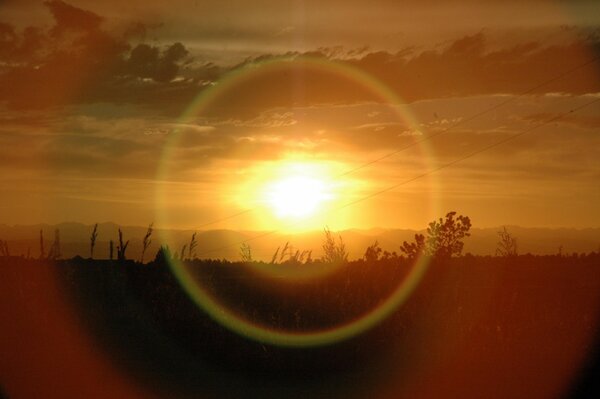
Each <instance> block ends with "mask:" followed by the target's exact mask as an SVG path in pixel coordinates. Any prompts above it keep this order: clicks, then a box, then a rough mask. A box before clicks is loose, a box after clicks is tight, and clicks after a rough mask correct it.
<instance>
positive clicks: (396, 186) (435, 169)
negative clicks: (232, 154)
mask: <svg viewBox="0 0 600 399" xmlns="http://www.w3.org/2000/svg"><path fill="white" fill-rule="evenodd" d="M597 102H600V98H596V99H594V100H593V101H589V102H587V103H585V104H583V105H581V106H579V107H575V108H573V109H571V110H569V111H568V112H564V113H562V114H560V115H557V116H555V117H553V118H550V119H548V120H546V121H544V122H542V123H539V124H537V125H535V126H532V127H530V128H528V129H525V130H522V131H520V132H519V133H515V134H513V135H510V136H508V137H506V138H504V139H502V140H498V141H496V142H494V143H492V144H490V145H487V146H485V147H482V148H480V149H478V150H475V151H473V152H470V153H468V154H466V155H464V156H462V157H460V158H457V159H455V160H453V161H451V162H447V163H445V164H443V165H440V166H438V167H436V168H433V169H431V170H429V171H427V172H425V173H422V174H419V175H417V176H414V177H412V178H410V179H407V180H404V181H402V182H400V183H397V184H394V185H392V186H389V187H386V188H384V189H382V190H378V191H375V192H373V193H371V194H369V195H366V196H364V197H361V198H359V199H357V200H354V201H351V202H347V203H345V204H344V205H341V206H339V207H337V208H336V209H334V210H332V212H338V211H340V210H342V209H344V208H347V207H350V206H352V205H355V204H358V203H360V202H364V201H367V200H369V199H371V198H373V197H376V196H378V195H381V194H384V193H386V192H389V191H392V190H394V189H396V188H398V187H401V186H404V185H406V184H408V183H411V182H413V181H415V180H418V179H421V178H423V177H426V176H429V175H431V174H434V173H437V172H439V171H441V170H443V169H447V168H449V167H451V166H454V165H456V164H458V163H460V162H463V161H465V160H467V159H469V158H473V157H474V156H476V155H479V154H481V153H483V152H485V151H488V150H490V149H492V148H495V147H498V146H500V145H502V144H505V143H507V142H509V141H512V140H515V139H517V138H519V137H521V136H524V135H525V134H528V133H530V132H532V131H534V130H536V129H539V128H541V127H543V126H546V125H548V124H550V123H552V122H556V121H558V120H560V119H563V118H564V117H566V116H568V115H571V114H573V113H575V112H578V111H580V110H582V109H584V108H587V107H589V106H591V105H593V104H595V103H597ZM296 224H298V223H296ZM294 225H295V224H292V225H291V226H294ZM279 231H280V230H272V231H268V232H265V233H262V234H259V235H256V236H253V237H250V238H248V239H246V240H243V241H240V242H238V243H236V244H231V245H225V246H222V247H218V248H214V249H211V250H207V251H203V252H202V253H200V255H202V254H206V253H211V252H216V251H221V250H223V249H229V248H233V247H234V246H239V245H241V244H245V243H248V242H250V241H254V240H257V239H259V238H263V237H266V236H269V235H272V234H275V233H277V232H279Z"/></svg>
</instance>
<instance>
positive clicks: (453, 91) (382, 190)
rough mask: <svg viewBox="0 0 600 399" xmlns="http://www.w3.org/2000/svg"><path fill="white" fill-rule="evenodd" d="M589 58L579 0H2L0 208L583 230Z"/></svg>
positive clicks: (589, 215)
mask: <svg viewBox="0 0 600 399" xmlns="http://www.w3.org/2000/svg"><path fill="white" fill-rule="evenodd" d="M598 57H600V2H598V1H593V0H590V1H583V0H581V1H529V0H527V1H525V0H520V1H512V0H511V1H494V2H492V1H486V2H480V1H434V0H427V1H423V0H419V1H417V0H411V1H403V2H399V1H394V0H374V1H358V0H344V1H342V0H335V1H323V0H321V1H312V0H310V1H308V0H307V1H301V0H295V1H281V0H257V1H241V0H233V1H217V0H208V1H207V0H199V1H183V0H171V1H168V2H150V1H137V0H135V1H114V0H109V1H103V2H97V1H92V0H86V1H75V0H74V1H69V2H62V1H56V0H52V1H46V2H43V1H29V0H27V1H23V0H18V1H12V0H8V1H3V2H1V3H0V192H1V193H2V195H0V223H4V224H32V223H59V222H65V221H75V222H83V223H94V222H105V221H113V222H116V223H119V224H123V225H147V224H148V223H150V222H151V221H155V222H156V223H157V224H158V225H160V226H161V227H174V228H194V229H203V230H204V229H217V228H229V229H238V230H270V229H283V230H286V229H289V230H296V229H321V228H323V226H326V225H328V226H330V227H331V228H332V230H338V229H340V230H341V229H348V228H363V229H364V228H375V227H382V228H396V227H397V228H414V229H420V228H424V227H425V226H426V224H427V223H428V222H429V221H431V220H432V219H435V218H437V217H439V216H443V215H444V214H445V213H446V212H448V211H450V210H456V211H458V212H459V213H461V214H464V215H468V216H470V217H471V220H472V221H473V224H474V226H476V227H491V226H499V225H507V224H509V225H521V226H540V227H558V226H565V227H578V228H579V227H598V226H600V206H598V204H600V184H599V183H600V102H596V103H592V102H593V101H594V100H596V99H600V60H598ZM586 104H591V105H586ZM579 108H581V109H579ZM572 110H573V111H576V112H570V111H572ZM537 126H539V127H537ZM521 132H523V133H525V134H523V135H520V136H518V137H515V138H514V139H510V140H509V141H507V142H506V143H503V144H499V145H497V146H493V147H491V148H489V149H486V148H487V147H490V146H492V145H494V144H495V143H499V142H501V141H503V140H508V139H509V138H510V137H511V136H513V135H516V134H519V133H521ZM484 149H485V150H484ZM478 151H482V152H481V153H478V154H476V155H473V156H471V155H472V154H475V153H476V152H478Z"/></svg>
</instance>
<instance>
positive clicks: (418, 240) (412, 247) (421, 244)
mask: <svg viewBox="0 0 600 399" xmlns="http://www.w3.org/2000/svg"><path fill="white" fill-rule="evenodd" d="M400 251H402V252H404V253H405V254H406V256H407V257H408V258H409V259H415V258H418V257H419V256H421V254H422V253H423V252H424V251H425V236H424V235H423V234H415V242H413V243H409V242H406V241H404V242H403V243H402V246H401V247H400Z"/></svg>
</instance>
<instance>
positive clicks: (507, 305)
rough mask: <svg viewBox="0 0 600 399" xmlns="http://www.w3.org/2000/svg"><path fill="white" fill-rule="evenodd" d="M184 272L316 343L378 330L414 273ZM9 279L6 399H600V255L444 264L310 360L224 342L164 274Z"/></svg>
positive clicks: (99, 264)
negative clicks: (597, 372) (597, 370)
mask: <svg viewBox="0 0 600 399" xmlns="http://www.w3.org/2000/svg"><path fill="white" fill-rule="evenodd" d="M184 266H185V267H186V268H187V269H188V270H190V271H191V272H192V273H193V275H194V276H195V278H196V279H197V280H196V281H197V282H198V283H199V284H201V285H202V286H203V287H204V289H205V290H207V291H209V292H210V294H211V295H212V296H213V297H214V298H218V300H219V302H220V303H221V304H223V305H225V306H226V308H227V309H232V310H234V311H235V312H236V313H237V314H239V315H241V316H242V317H243V318H244V319H245V320H249V321H251V322H252V323H253V324H254V325H261V326H266V327H268V328H270V329H274V330H277V331H288V332H293V333H307V332H311V331H316V330H320V329H323V328H335V327H336V326H339V325H344V324H347V323H350V322H352V321H353V320H357V319H359V318H360V317H361V315H365V314H369V312H370V310H372V309H374V308H376V307H377V306H378V305H379V304H381V303H382V301H384V300H385V299H386V298H387V297H388V296H389V295H390V294H391V293H392V292H393V291H394V290H395V288H396V287H397V286H398V284H401V283H402V281H404V279H405V278H406V276H407V274H408V272H409V271H410V270H411V268H412V267H413V264H412V262H411V261H409V260H407V259H394V260H379V261H376V262H366V261H364V260H359V261H351V262H349V263H348V264H346V265H343V266H341V267H340V268H339V269H338V270H336V271H334V272H333V273H331V274H330V275H328V276H325V277H322V278H313V279H306V280H282V279H279V278H277V277H275V278H269V277H266V276H261V275H258V274H256V271H255V270H254V269H253V268H252V267H250V268H248V267H247V266H248V265H246V264H242V263H230V262H226V261H208V260H204V261H200V260H196V261H190V262H187V263H185V265H184ZM277 266H278V267H282V268H285V267H287V268H302V267H305V268H306V267H309V266H307V265H295V266H294V265H277ZM310 267H311V268H314V269H315V270H318V269H319V268H321V267H325V265H321V264H319V263H318V262H314V263H313V264H312V265H310ZM0 278H1V280H0V281H2V290H1V294H0V307H1V308H0V309H1V312H0V317H1V323H2V326H3V327H2V333H1V335H0V351H1V352H2V353H3V357H4V360H3V361H2V362H1V363H0V365H1V367H2V369H0V371H1V376H2V386H3V390H4V393H5V395H6V396H7V397H8V398H12V397H14V398H33V397H46V398H48V397H57V398H59V397H75V396H79V397H86V398H94V397H97V398H106V397H132V398H133V397H173V398H179V397H184V398H185V397H190V398H191V397H194V398H197V397H201V398H205V397H206V398H284V397H285V398H367V397H368V398H404V397H406V398H439V397H448V398H459V397H472V398H475V397H481V398H553V397H570V396H576V397H592V396H585V395H593V393H592V391H591V390H593V389H594V388H597V385H596V386H592V385H589V384H588V383H586V384H584V385H582V382H585V381H584V379H585V378H586V376H588V374H589V373H590V372H593V371H594V370H591V369H589V365H590V364H591V363H590V361H591V360H593V359H594V358H593V355H594V350H595V349H594V345H595V339H596V338H597V333H598V327H599V323H598V322H599V320H598V315H599V313H600V312H599V307H600V255H599V254H596V253H592V254H589V255H580V256H568V257H567V256H531V255H521V256H518V257H512V258H503V257H475V256H462V257H458V258H452V259H449V260H444V261H433V262H432V263H431V264H430V265H429V267H428V270H427V271H426V273H425V275H424V277H423V279H422V280H421V281H420V283H419V284H418V286H417V288H416V289H415V290H414V292H413V293H412V295H410V297H409V298H408V299H407V301H406V302H404V303H402V304H401V305H400V306H399V307H398V308H397V309H396V310H395V311H394V312H393V313H392V314H391V315H390V316H389V317H387V318H386V319H385V320H384V321H383V322H381V323H379V324H377V325H376V326H375V327H374V328H371V329H369V330H368V331H366V332H365V333H363V334H359V335H358V336H355V337H352V338H350V339H347V340H344V341H342V342H335V343H330V344H327V345H321V346H316V347H305V348H294V347H285V346H280V345H272V344H269V343H264V342H257V341H255V340H251V339H247V338H244V337H242V336H240V335H239V334H236V333H234V332H232V331H230V330H229V329H227V328H224V327H223V326H221V325H220V324H219V323H217V322H215V321H214V319H213V318H211V317H209V316H208V315H207V313H206V312H204V311H203V310H201V309H200V308H199V307H198V306H197V304H196V303H194V302H193V301H192V300H191V299H190V297H189V296H188V295H186V293H185V292H184V290H183V289H182V288H181V284H180V283H179V281H178V280H177V278H175V277H174V274H173V273H172V272H171V269H170V268H169V266H168V265H167V263H166V262H164V260H162V261H161V260H158V261H156V262H151V263H149V264H141V263H136V262H133V261H123V262H117V261H95V260H90V259H82V258H74V259H71V260H60V261H54V262H50V261H39V260H28V259H23V258H20V257H5V258H0ZM586 367H587V369H586ZM34 381H35V383H34ZM586 390H587V391H586ZM595 392H596V393H597V391H595Z"/></svg>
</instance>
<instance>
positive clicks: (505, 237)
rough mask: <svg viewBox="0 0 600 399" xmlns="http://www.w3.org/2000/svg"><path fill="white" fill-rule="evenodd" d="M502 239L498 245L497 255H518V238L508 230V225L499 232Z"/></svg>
mask: <svg viewBox="0 0 600 399" xmlns="http://www.w3.org/2000/svg"><path fill="white" fill-rule="evenodd" d="M498 235H499V236H500V241H498V244H497V246H496V255H497V256H503V257H513V256H517V239H516V238H515V237H513V235H512V234H510V233H509V232H508V230H506V227H503V228H502V231H499V232H498Z"/></svg>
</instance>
